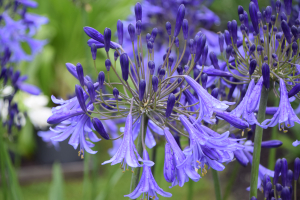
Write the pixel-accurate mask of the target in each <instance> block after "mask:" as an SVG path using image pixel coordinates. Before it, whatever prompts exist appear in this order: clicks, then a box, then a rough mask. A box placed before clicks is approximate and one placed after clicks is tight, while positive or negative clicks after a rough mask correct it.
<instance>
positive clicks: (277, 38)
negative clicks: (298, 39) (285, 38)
mask: <svg viewBox="0 0 300 200" xmlns="http://www.w3.org/2000/svg"><path fill="white" fill-rule="evenodd" d="M275 37H276V40H277V41H278V42H279V41H280V40H281V34H280V33H276V35H275Z"/></svg>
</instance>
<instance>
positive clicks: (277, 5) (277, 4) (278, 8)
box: [275, 0, 281, 13]
mask: <svg viewBox="0 0 300 200" xmlns="http://www.w3.org/2000/svg"><path fill="white" fill-rule="evenodd" d="M275 6H276V12H277V13H279V11H280V8H281V2H280V0H277V1H276V3H275Z"/></svg>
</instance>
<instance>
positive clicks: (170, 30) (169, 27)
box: [166, 22, 172, 36]
mask: <svg viewBox="0 0 300 200" xmlns="http://www.w3.org/2000/svg"><path fill="white" fill-rule="evenodd" d="M166 30H167V33H168V35H169V36H170V35H171V34H172V25H171V23H170V22H167V23H166Z"/></svg>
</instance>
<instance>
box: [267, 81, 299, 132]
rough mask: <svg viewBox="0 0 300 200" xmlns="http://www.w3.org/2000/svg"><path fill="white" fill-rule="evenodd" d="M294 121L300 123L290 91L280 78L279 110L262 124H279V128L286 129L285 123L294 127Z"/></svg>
mask: <svg viewBox="0 0 300 200" xmlns="http://www.w3.org/2000/svg"><path fill="white" fill-rule="evenodd" d="M294 122H297V123H298V124H299V123H300V120H299V118H298V117H297V115H296V114H295V112H294V109H293V108H292V106H291V104H290V102H289V97H288V91H287V89H286V86H285V83H284V81H283V80H282V79H280V103H279V106H278V110H277V112H276V113H275V114H274V116H273V117H272V119H266V120H265V121H263V122H262V126H264V127H273V126H275V125H277V124H278V127H279V129H284V125H285V126H286V127H288V128H290V127H293V126H294Z"/></svg>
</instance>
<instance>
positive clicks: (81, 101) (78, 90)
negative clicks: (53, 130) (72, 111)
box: [75, 85, 87, 113]
mask: <svg viewBox="0 0 300 200" xmlns="http://www.w3.org/2000/svg"><path fill="white" fill-rule="evenodd" d="M75 93H76V96H77V100H78V103H79V105H80V107H81V109H82V111H83V112H85V113H86V112H87V109H86V105H85V101H84V97H83V91H82V88H81V87H80V86H79V85H75Z"/></svg>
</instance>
